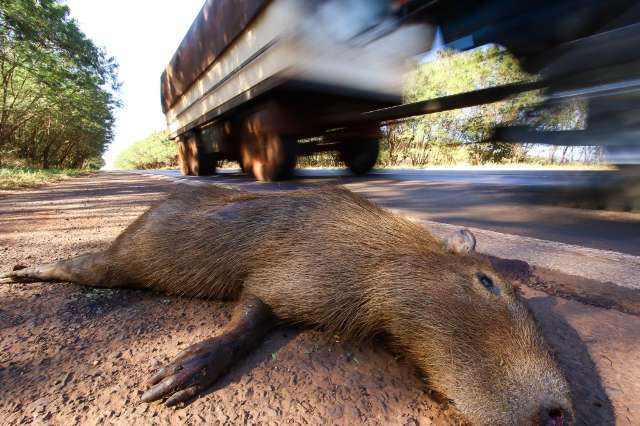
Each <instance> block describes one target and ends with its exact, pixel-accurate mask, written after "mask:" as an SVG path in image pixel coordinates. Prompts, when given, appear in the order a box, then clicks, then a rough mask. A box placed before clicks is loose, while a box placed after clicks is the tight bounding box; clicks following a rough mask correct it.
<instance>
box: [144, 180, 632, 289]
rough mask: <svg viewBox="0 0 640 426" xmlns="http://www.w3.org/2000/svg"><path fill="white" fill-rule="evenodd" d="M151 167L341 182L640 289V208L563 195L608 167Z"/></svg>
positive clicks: (446, 226) (535, 260)
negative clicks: (277, 172) (614, 207)
mask: <svg viewBox="0 0 640 426" xmlns="http://www.w3.org/2000/svg"><path fill="white" fill-rule="evenodd" d="M144 173H152V174H155V175H162V176H168V177H170V178H179V179H186V180H187V181H191V182H194V181H195V182H210V183H219V184H226V185H233V186H236V187H239V188H243V189H245V190H252V191H263V190H274V189H275V190H289V189H297V188H303V187H306V186H310V185H322V184H341V185H344V186H346V187H348V188H349V189H351V190H352V191H355V192H358V193H361V194H363V195H365V196H367V197H368V198H370V199H372V200H374V201H376V202H378V203H379V204H381V205H383V206H384V207H387V208H389V209H392V210H394V211H397V212H399V213H401V214H404V215H407V216H410V217H412V218H414V219H416V220H418V221H421V222H423V223H425V225H427V226H428V227H430V228H431V229H432V231H433V232H434V233H435V234H441V235H445V234H446V233H448V232H451V231H452V230H454V229H456V228H458V227H469V228H471V229H472V230H473V231H474V232H476V234H477V235H479V246H480V247H479V248H480V249H481V250H482V251H485V252H487V253H489V254H492V255H496V256H500V257H507V258H518V259H521V260H525V261H527V262H530V263H532V264H534V265H538V266H544V267H548V268H551V269H557V270H561V271H562V272H565V273H568V274H572V275H577V276H583V277H585V278H590V279H596V280H598V281H603V282H604V281H611V282H614V283H616V284H618V285H623V286H625V287H631V288H640V280H639V279H638V278H637V277H638V276H640V213H629V212H614V211H605V210H597V209H590V208H575V207H572V204H573V201H568V202H564V200H563V194H565V191H566V190H567V189H571V188H577V187H584V186H587V185H591V186H594V185H600V184H602V183H603V182H607V181H609V180H610V179H612V177H613V175H612V173H610V172H606V171H566V170H484V169H480V170H381V171H376V172H374V173H372V174H370V175H368V176H366V177H354V176H350V175H349V174H348V173H347V172H346V171H343V170H327V169H322V170H315V169H306V170H300V171H298V175H297V177H296V179H293V180H290V181H286V182H277V183H259V182H255V181H254V180H253V179H251V178H249V177H247V176H245V175H243V174H241V173H239V172H237V171H229V170H225V171H223V172H221V173H220V174H218V175H216V176H210V177H188V178H185V177H183V176H180V174H179V172H178V171H173V170H160V171H147V172H144Z"/></svg>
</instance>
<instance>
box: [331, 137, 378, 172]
mask: <svg viewBox="0 0 640 426" xmlns="http://www.w3.org/2000/svg"><path fill="white" fill-rule="evenodd" d="M379 152H380V141H379V140H378V138H375V137H362V138H352V139H349V140H346V141H344V142H342V143H341V144H340V158H341V159H342V161H344V164H345V165H346V166H347V167H348V168H349V169H350V170H351V172H353V174H355V175H364V174H367V173H368V172H369V171H370V170H371V169H372V168H373V166H375V164H376V161H378V154H379Z"/></svg>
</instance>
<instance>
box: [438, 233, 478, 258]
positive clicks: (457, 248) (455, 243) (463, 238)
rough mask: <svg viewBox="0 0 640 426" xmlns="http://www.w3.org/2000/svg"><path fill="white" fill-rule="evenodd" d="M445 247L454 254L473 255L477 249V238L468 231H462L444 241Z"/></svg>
mask: <svg viewBox="0 0 640 426" xmlns="http://www.w3.org/2000/svg"><path fill="white" fill-rule="evenodd" d="M444 245H445V247H446V248H447V250H449V251H450V252H453V253H460V254H466V253H471V252H472V251H475V249H476V237H475V236H474V235H473V234H472V233H471V231H469V230H468V229H460V230H458V231H456V232H454V233H453V234H451V235H450V236H449V237H448V238H447V239H446V240H444Z"/></svg>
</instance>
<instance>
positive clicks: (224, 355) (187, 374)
mask: <svg viewBox="0 0 640 426" xmlns="http://www.w3.org/2000/svg"><path fill="white" fill-rule="evenodd" d="M276 323H277V319H276V318H275V317H274V316H273V314H272V313H271V309H269V307H268V306H267V305H265V304H264V303H262V302H261V301H260V300H258V299H257V298H255V297H252V296H244V297H242V298H241V300H240V303H239V304H238V306H237V307H236V309H235V312H234V314H233V317H232V319H231V322H230V323H229V324H228V325H227V326H226V327H225V329H224V331H223V333H222V334H221V335H220V336H218V337H213V338H211V339H207V340H205V341H203V342H200V343H197V344H195V345H192V346H190V347H188V348H187V349H185V350H184V351H182V352H181V353H179V354H178V356H177V358H176V359H175V360H174V361H173V362H172V363H171V364H169V365H167V366H166V367H164V368H162V369H160V371H158V372H157V373H156V374H155V375H154V376H153V377H152V378H151V381H150V382H151V385H152V387H151V389H149V390H148V391H147V392H145V393H144V394H143V395H142V400H143V401H144V402H151V401H156V400H158V399H161V398H164V397H168V399H167V400H166V401H165V404H166V405H167V406H174V405H178V404H182V403H184V402H186V401H188V400H190V399H192V398H193V397H195V396H196V395H198V394H199V393H201V392H202V391H203V390H204V389H206V388H208V387H209V386H211V385H212V384H213V383H214V382H215V381H216V380H217V379H218V378H219V377H220V376H221V375H222V374H223V373H224V372H225V371H227V369H228V368H229V367H230V366H231V365H232V364H233V363H235V362H237V361H238V360H239V359H241V358H242V357H243V356H245V355H246V354H247V353H249V352H250V351H251V350H253V349H255V348H256V347H257V346H258V345H260V343H262V339H263V338H264V336H265V335H266V334H267V332H268V331H269V330H271V329H272V328H273V326H274V325H276Z"/></svg>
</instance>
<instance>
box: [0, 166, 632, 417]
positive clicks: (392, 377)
mask: <svg viewBox="0 0 640 426" xmlns="http://www.w3.org/2000/svg"><path fill="white" fill-rule="evenodd" d="M173 187H175V184H174V183H172V182H171V181H170V180H167V179H163V178H158V177H152V176H140V175H134V174H125V173H102V174H98V175H95V176H91V177H81V178H76V179H73V180H70V181H65V182H62V183H58V184H54V185H51V186H47V187H43V188H40V189H35V190H29V191H22V192H5V193H0V272H5V271H8V270H10V269H11V268H12V267H13V266H14V265H16V264H22V265H31V264H35V263H43V262H50V261H54V260H57V259H61V258H67V257H70V256H73V255H76V254H80V253H83V252H87V251H94V250H98V249H100V248H104V247H105V246H106V245H107V244H108V243H109V242H110V241H111V240H112V239H113V238H115V236H116V235H117V234H118V233H119V232H120V231H121V230H122V229H123V228H124V227H125V226H126V225H127V224H128V223H130V222H131V221H132V220H133V219H134V218H136V217H137V216H138V215H139V214H140V213H141V212H142V211H144V210H145V209H146V208H147V207H148V206H149V205H150V204H151V203H153V202H154V201H155V200H158V199H161V198H162V196H163V195H164V194H165V193H166V192H167V191H169V190H171V189H172V188H173ZM514 279H515V280H518V279H519V277H518V274H515V275H514ZM555 279H558V278H557V277H555ZM537 280H538V281H537V282H536V284H537V285H536V289H533V288H529V287H526V286H523V293H524V295H525V297H526V298H527V301H528V303H529V305H530V306H531V308H532V309H533V311H534V313H535V314H536V317H537V318H538V320H539V322H540V324H541V326H542V328H543V331H544V333H545V335H546V337H547V339H548V340H549V342H550V343H551V345H552V347H553V349H554V351H555V353H556V356H557V358H558V360H559V362H560V365H561V367H562V369H563V370H564V371H565V374H566V375H567V377H568V379H569V382H570V385H571V387H572V392H573V395H574V402H575V405H576V410H577V417H578V424H588V425H607V424H620V425H638V424H640V398H639V397H638V395H640V317H638V315H637V313H638V312H637V311H636V310H634V309H631V310H629V309H622V308H620V306H619V305H615V304H614V305H611V306H613V307H611V306H609V308H608V309H607V308H602V307H597V306H594V305H597V304H594V303H590V301H589V298H588V297H587V298H584V297H582V298H576V299H575V300H572V297H570V296H567V295H566V294H564V297H556V296H554V295H552V294H554V292H553V289H552V288H551V287H550V286H545V285H543V284H544V283H540V278H539V277H538V278H537ZM524 281H526V280H524ZM540 289H543V290H545V292H543V291H540ZM635 296H637V295H635ZM578 300H579V301H578ZM230 312H231V305H229V304H224V303H218V302H207V301H202V300H188V299H181V298H175V297H167V296H165V295H162V294H155V293H150V292H142V291H132V290H120V291H111V290H109V291H107V290H95V289H86V288H81V287H79V286H76V285H72V284H66V283H59V284H50V283H46V284H42V283H36V284H11V285H4V286H0V424H56V425H58V424H63V425H67V424H82V425H85V424H88V425H91V424H121V425H133V424H135V425H139V424H159V425H160V424H233V425H235V424H250V425H253V424H345V425H350V424H372V425H373V424H380V425H430V424H435V425H449V424H459V423H460V420H459V419H458V418H457V417H456V415H455V410H454V409H453V408H451V407H446V406H443V405H441V404H439V403H437V402H436V401H435V400H433V399H432V398H430V394H429V391H428V390H427V389H426V388H425V386H424V384H423V383H422V382H421V379H420V377H419V375H418V374H417V373H416V371H415V370H414V369H413V368H412V367H411V366H410V365H408V364H407V363H406V362H405V361H404V360H403V359H396V358H394V356H393V355H391V354H390V353H388V352H387V351H386V350H385V349H384V347H383V346H382V345H381V344H380V342H371V343H366V344H359V345H355V344H352V343H349V342H343V341H341V340H340V338H339V336H328V335H325V334H323V333H321V332H318V331H310V330H301V329H296V328H280V329H278V330H276V331H274V332H273V333H271V335H270V336H269V338H268V339H267V341H266V342H265V343H264V344H263V345H262V346H261V348H260V349H259V350H258V351H257V352H255V353H253V354H252V355H251V356H249V358H247V359H246V360H244V361H242V362H241V363H239V364H238V365H237V366H235V367H234V368H233V369H232V370H231V371H230V372H229V373H228V374H227V375H225V376H224V377H223V378H222V379H221V381H220V382H219V383H217V384H216V385H215V386H214V388H213V389H211V390H210V391H209V392H207V394H206V395H204V396H202V397H201V398H199V399H197V400H196V401H194V402H193V403H192V404H191V405H189V406H187V407H186V408H183V409H177V410H174V409H168V408H165V407H164V406H162V405H160V404H143V403H140V402H139V398H140V395H141V394H142V392H143V390H145V382H146V380H147V378H148V377H149V375H150V374H151V373H152V372H153V371H154V370H155V369H157V368H158V366H160V365H161V364H163V363H165V362H167V361H170V360H171V358H172V357H173V356H174V355H175V354H176V353H177V352H178V351H179V350H180V349H183V348H185V347H186V346H188V345H190V344H192V343H195V342H197V341H200V340H203V339H205V338H208V337H211V336H212V335H215V334H216V333H217V332H218V331H219V330H220V329H221V327H222V326H223V325H224V324H225V322H226V321H228V319H229V317H230Z"/></svg>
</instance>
